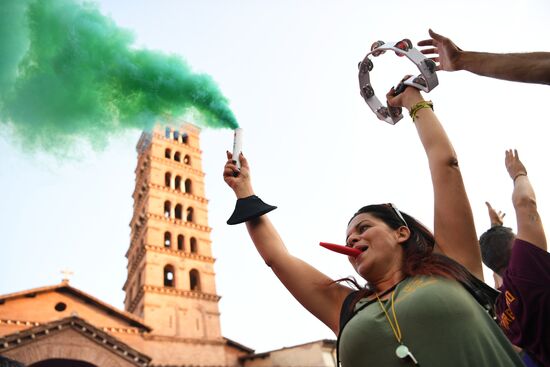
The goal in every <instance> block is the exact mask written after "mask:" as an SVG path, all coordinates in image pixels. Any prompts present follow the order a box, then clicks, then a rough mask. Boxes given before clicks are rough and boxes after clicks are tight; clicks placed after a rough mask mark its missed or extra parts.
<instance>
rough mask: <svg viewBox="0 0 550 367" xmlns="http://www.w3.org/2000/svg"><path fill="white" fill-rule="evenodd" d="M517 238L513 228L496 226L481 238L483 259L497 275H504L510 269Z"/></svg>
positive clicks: (480, 244)
mask: <svg viewBox="0 0 550 367" xmlns="http://www.w3.org/2000/svg"><path fill="white" fill-rule="evenodd" d="M515 238H516V235H515V233H514V232H513V231H512V229H511V228H508V227H504V226H494V227H492V228H490V229H488V230H487V231H486V232H485V233H483V234H482V235H481V237H480V238H479V246H480V247H481V259H482V260H483V263H484V264H485V265H487V266H488V267H489V268H490V269H491V270H492V271H494V272H495V273H497V274H499V275H502V273H503V272H504V270H506V268H507V267H508V262H509V261H510V253H511V252H512V244H513V242H514V239H515Z"/></svg>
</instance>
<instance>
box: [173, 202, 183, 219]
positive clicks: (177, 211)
mask: <svg viewBox="0 0 550 367" xmlns="http://www.w3.org/2000/svg"><path fill="white" fill-rule="evenodd" d="M182 211H183V207H182V206H181V204H178V205H176V207H175V208H174V216H175V217H176V219H183V218H182Z"/></svg>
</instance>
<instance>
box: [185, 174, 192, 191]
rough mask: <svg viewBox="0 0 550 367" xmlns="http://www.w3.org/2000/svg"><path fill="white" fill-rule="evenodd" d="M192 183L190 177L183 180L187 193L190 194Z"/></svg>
mask: <svg viewBox="0 0 550 367" xmlns="http://www.w3.org/2000/svg"><path fill="white" fill-rule="evenodd" d="M191 186H192V184H191V179H189V178H188V179H187V180H185V192H186V193H188V194H192V193H193V192H192V191H191V190H192V187H191Z"/></svg>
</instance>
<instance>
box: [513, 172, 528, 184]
mask: <svg viewBox="0 0 550 367" xmlns="http://www.w3.org/2000/svg"><path fill="white" fill-rule="evenodd" d="M520 176H527V173H525V172H520V173H518V174H517V175H515V176H514V183H516V179H517V178H518V177H520Z"/></svg>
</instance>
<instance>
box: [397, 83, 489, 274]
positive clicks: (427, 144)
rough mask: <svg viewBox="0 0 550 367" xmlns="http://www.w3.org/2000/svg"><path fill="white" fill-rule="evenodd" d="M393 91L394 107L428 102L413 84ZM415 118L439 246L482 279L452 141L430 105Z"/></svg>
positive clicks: (469, 212)
mask: <svg viewBox="0 0 550 367" xmlns="http://www.w3.org/2000/svg"><path fill="white" fill-rule="evenodd" d="M392 94H393V89H392V90H391V91H390V93H389V94H388V95H387V98H388V103H389V104H390V105H391V106H402V107H405V108H407V109H408V110H409V111H411V110H414V109H416V108H417V107H418V106H423V105H425V101H424V98H423V97H422V95H421V94H420V92H419V91H418V90H417V89H415V88H413V87H408V88H407V89H405V91H404V92H403V93H402V94H400V95H398V96H397V97H393V96H392ZM413 120H414V124H415V126H416V130H417V132H418V136H419V137H420V141H421V142H422V145H423V147H424V150H425V152H426V155H427V157H428V162H429V166H430V173H431V177H432V184H433V191H434V236H435V241H436V243H437V247H436V249H438V250H439V251H440V252H442V253H443V254H445V255H447V256H449V257H450V258H452V259H454V260H455V261H457V262H459V263H460V264H462V265H463V266H465V267H466V268H467V269H468V270H469V271H470V272H471V273H472V274H474V275H475V276H476V277H478V278H479V279H481V280H483V270H482V266H481V253H480V249H479V245H478V240H477V234H476V230H475V225H474V218H473V214H472V209H471V207H470V201H469V200H468V196H467V195H466V190H465V188H464V182H463V181H462V174H461V173H460V169H459V167H458V160H457V157H456V153H455V151H454V149H453V146H452V144H451V141H450V140H449V138H448V137H447V134H446V133H445V130H444V129H443V126H442V125H441V123H440V122H439V120H438V119H437V117H436V115H435V114H434V112H433V110H432V109H431V108H421V109H418V110H417V111H416V113H415V118H413Z"/></svg>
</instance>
